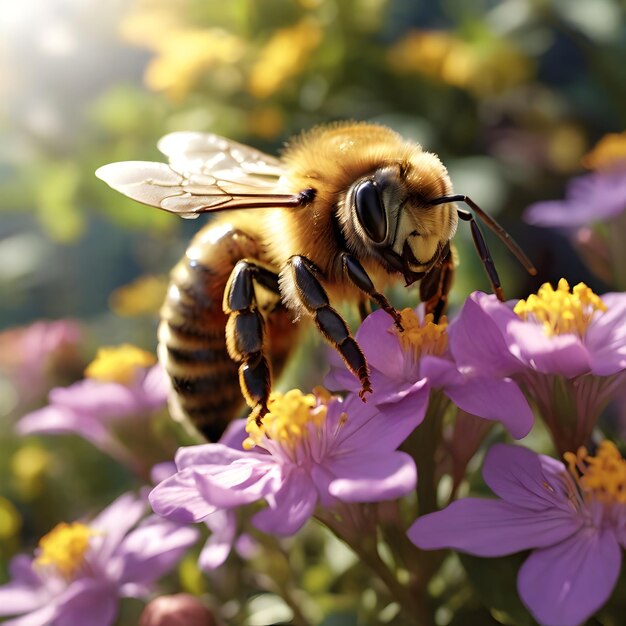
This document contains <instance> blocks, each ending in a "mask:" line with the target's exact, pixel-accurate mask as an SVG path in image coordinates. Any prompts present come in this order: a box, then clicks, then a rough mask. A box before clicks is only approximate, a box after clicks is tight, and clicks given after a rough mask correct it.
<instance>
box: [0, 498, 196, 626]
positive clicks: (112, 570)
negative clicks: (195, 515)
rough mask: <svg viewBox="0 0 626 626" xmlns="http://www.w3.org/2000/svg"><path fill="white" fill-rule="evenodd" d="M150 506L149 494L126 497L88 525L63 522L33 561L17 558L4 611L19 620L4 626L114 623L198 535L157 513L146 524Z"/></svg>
mask: <svg viewBox="0 0 626 626" xmlns="http://www.w3.org/2000/svg"><path fill="white" fill-rule="evenodd" d="M145 510H146V503H145V500H144V499H143V498H140V497H137V496H134V495H132V494H125V495H123V496H121V497H119V498H118V499H117V500H116V501H115V502H113V504H111V505H110V506H109V507H108V508H106V509H105V510H104V511H102V512H101V513H100V514H99V515H98V516H97V517H96V518H95V519H94V520H92V521H91V522H89V523H81V522H74V523H72V524H59V525H58V526H57V527H56V528H55V529H53V530H52V531H51V532H50V533H48V535H46V536H45V537H43V538H42V540H41V542H40V544H39V548H38V549H37V551H36V553H35V555H36V556H35V558H34V559H31V558H29V557H27V556H26V555H21V556H18V557H16V558H15V559H13V561H12V563H11V575H12V581H11V582H9V583H8V584H6V585H3V586H0V615H15V616H18V617H14V618H13V619H9V620H8V621H5V622H4V624H6V625H7V626H66V625H67V624H90V626H108V625H109V624H113V623H114V621H115V617H116V614H117V610H118V603H119V599H120V598H123V597H134V598H142V597H145V596H147V595H148V594H149V593H150V592H151V587H152V585H153V583H154V582H155V581H156V580H157V579H158V578H160V577H161V576H163V575H164V574H165V573H167V572H168V571H169V570H171V569H172V568H173V567H174V566H175V565H176V564H177V562H178V561H179V559H180V558H181V556H182V554H183V553H184V551H185V550H186V549H187V548H188V547H189V546H191V545H192V544H193V543H194V542H195V541H196V539H197V537H198V535H197V532H196V531H195V530H194V529H191V528H184V527H179V526H177V525H176V524H174V523H172V522H169V521H166V520H162V519H160V518H158V517H156V516H154V515H152V516H150V517H148V518H146V519H144V520H143V521H141V522H140V520H141V518H142V517H143V515H144V513H145Z"/></svg>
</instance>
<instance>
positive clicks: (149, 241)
mask: <svg viewBox="0 0 626 626" xmlns="http://www.w3.org/2000/svg"><path fill="white" fill-rule="evenodd" d="M2 4H5V5H6V6H5V7H1V8H2V11H0V14H2V15H3V16H4V17H6V18H7V19H6V20H4V21H5V22H6V23H3V24H2V25H0V34H1V39H0V92H1V94H2V97H1V98H0V302H1V303H2V307H1V309H0V311H1V317H0V328H9V327H12V326H17V325H19V326H21V325H25V324H28V323H30V322H32V321H34V320H36V319H39V318H59V317H77V318H80V319H81V320H83V321H84V323H85V326H86V328H87V334H86V336H85V340H84V342H85V343H84V345H83V346H82V350H83V356H84V357H85V358H86V359H88V358H90V357H91V355H92V354H93V351H94V347H95V345H98V344H111V343H116V342H122V341H132V342H133V343H137V344H140V345H143V346H145V347H148V348H154V345H155V342H156V341H155V328H156V309H157V305H156V304H154V305H153V306H152V307H142V306H136V305H133V304H132V302H131V304H128V306H127V307H126V308H125V309H124V310H126V311H128V310H131V311H135V313H134V314H128V315H126V314H124V313H123V312H120V311H121V310H120V308H119V307H116V306H115V305H113V306H112V305H111V303H112V302H113V303H114V302H118V303H119V301H120V296H119V292H116V290H117V289H119V288H120V287H123V286H124V285H127V284H129V283H133V281H135V280H136V279H137V278H139V277H142V276H144V275H150V276H156V277H159V276H161V277H162V276H164V275H166V273H167V272H168V271H169V269H170V268H171V267H172V265H173V264H174V263H175V261H176V260H177V257H178V256H179V255H180V254H181V253H182V251H183V250H184V248H185V245H186V242H187V241H188V240H189V238H190V237H191V235H192V233H193V232H194V231H195V230H196V229H197V228H198V227H199V224H198V222H196V223H189V222H184V221H182V220H178V219H177V218H176V217H174V216H171V215H168V214H166V213H164V212H160V211H158V210H155V209H152V208H148V207H145V206H140V205H138V204H136V203H134V202H132V201H130V200H127V199H125V198H123V197H122V196H121V195H119V194H117V193H114V192H112V191H111V190H110V189H109V188H108V187H106V186H105V185H104V184H103V183H102V182H101V181H99V180H97V179H96V178H95V176H94V174H93V172H94V171H95V169H96V168H97V167H98V166H100V165H102V164H105V163H108V162H112V161H119V160H133V159H141V160H150V159H158V158H159V155H158V152H157V150H156V141H157V140H158V138H159V137H160V136H162V135H164V134H165V133H167V132H169V131H172V130H200V131H210V132H215V133H218V134H222V135H225V136H228V137H231V138H233V139H236V140H238V141H241V142H243V143H249V144H253V145H255V146H256V147H258V148H260V149H262V150H265V151H267V152H270V153H275V152H276V151H278V150H280V147H281V145H282V144H283V143H284V142H285V141H286V140H287V139H288V138H289V137H290V136H291V135H293V134H295V133H298V132H300V130H302V129H306V128H309V127H311V126H313V125H315V124H319V123H325V122H329V121H332V120H341V119H357V120H373V121H377V122H380V123H384V124H387V125H389V126H391V127H393V128H395V129H397V130H398V131H399V132H401V133H403V134H404V135H406V136H407V137H409V138H412V139H414V140H416V141H419V142H421V143H422V144H423V145H424V146H425V147H426V149H428V150H430V151H433V152H436V153H438V154H439V155H440V156H441V158H442V159H443V161H444V163H446V164H447V166H448V167H449V169H450V172H451V175H452V179H453V182H454V183H455V189H456V190H457V191H458V192H460V193H465V194H467V195H470V196H471V197H472V198H473V199H474V200H475V201H477V202H478V203H479V204H480V205H481V206H482V207H483V208H485V209H486V210H488V211H490V212H492V213H494V214H497V215H498V219H499V220H500V221H501V222H502V224H503V225H504V226H505V227H506V228H507V229H508V230H509V231H510V232H511V233H512V234H513V235H514V237H515V238H516V239H517V240H518V241H519V242H520V243H521V244H522V247H523V248H525V250H526V251H527V252H528V254H529V256H530V257H531V258H532V259H533V260H534V261H535V263H536V264H537V267H538V268H539V276H538V277H537V278H536V279H532V278H530V277H528V276H526V275H525V274H524V273H523V270H522V269H521V268H519V267H518V266H517V264H516V262H515V261H514V260H513V259H511V258H510V256H509V255H508V252H507V251H506V250H504V249H503V247H502V246H501V245H500V244H499V243H498V242H497V241H494V242H493V243H492V246H491V247H492V253H493V255H494V257H495V260H496V263H497V265H498V268H499V269H500V271H501V274H502V275H503V283H504V285H505V290H506V293H507V296H509V297H516V296H520V297H521V296H525V295H526V294H528V293H529V292H530V291H532V290H535V289H536V287H537V286H538V285H539V284H540V283H542V282H544V281H545V280H553V281H554V280H556V279H558V278H560V277H561V276H565V277H567V278H568V280H569V281H570V284H574V283H576V282H577V281H578V280H581V279H584V280H586V281H587V282H588V283H589V284H591V285H592V286H595V287H596V289H598V290H599V291H602V285H598V283H597V280H596V279H594V278H593V277H592V276H591V275H589V274H588V272H587V271H586V270H585V268H584V266H583V265H582V264H581V263H580V262H579V261H578V260H577V257H576V256H575V254H574V253H573V251H572V250H571V248H570V246H569V244H568V243H567V242H566V240H565V239H564V238H563V237H561V236H559V235H557V234H555V233H550V232H548V231H544V230H538V229H532V228H531V227H528V226H526V225H524V224H523V223H522V222H521V220H520V214H521V211H522V210H523V209H524V208H525V207H526V206H527V205H528V204H530V203H531V202H533V201H537V200H542V199H548V198H553V197H561V195H562V189H563V185H564V182H565V181H566V180H567V179H568V178H569V177H571V176H572V175H574V174H576V173H578V172H579V171H580V170H581V164H580V160H581V157H582V155H583V154H584V153H585V152H586V151H587V150H588V149H589V148H590V147H591V146H592V145H593V144H594V143H595V141H597V139H598V138H599V137H601V136H602V135H603V134H605V133H607V132H615V131H621V130H623V129H624V126H625V125H626V81H624V70H623V60H624V58H626V28H625V20H624V12H625V9H624V5H623V3H622V2H620V0H594V2H568V1H567V0H481V1H479V2H463V1H462V0H437V1H426V0H419V1H418V0H415V1H412V0H345V1H344V0H298V1H296V0H258V1H253V0H229V2H221V1H220V2H218V1H217V0H116V1H115V2H109V3H102V2H95V1H94V0H82V1H81V0H25V1H24V2H22V3H10V2H8V0H4V1H3V2H2ZM18 5H19V6H18ZM201 220H202V221H204V220H203V219H202V218H201ZM456 240H457V246H458V248H459V257H460V259H461V263H460V266H459V271H458V278H457V283H456V286H455V290H454V292H453V304H458V303H460V302H461V301H462V300H463V299H464V297H465V296H466V295H467V294H468V293H469V292H470V291H473V290H474V289H484V290H487V289H488V283H487V280H486V278H485V276H484V272H483V270H482V267H481V264H480V261H479V260H478V258H477V257H476V255H475V253H474V251H473V249H472V245H471V241H470V238H469V233H468V232H466V231H465V229H464V228H463V224H461V226H460V232H459V235H458V236H457V238H456ZM156 284H159V283H158V280H156ZM161 284H162V279H161ZM144 288H145V284H144ZM138 293H139V295H138V296H137V297H139V298H140V299H141V301H142V302H143V301H144V298H145V300H146V301H149V302H158V294H157V297H154V294H153V292H150V295H147V294H146V292H145V291H139V292H138ZM116 294H117V295H116ZM124 294H125V296H124V297H126V296H127V292H124ZM396 297H397V298H398V299H406V302H407V303H408V302H411V301H412V300H413V299H414V295H413V293H412V292H405V291H404V290H402V289H398V290H397V292H394V298H396ZM131 300H132V298H131ZM316 345H319V343H316ZM309 348H310V346H309V345H308V344H307V349H306V350H302V354H303V355H304V354H307V355H310V354H311V350H310V349H309ZM320 354H321V349H320ZM310 364H311V360H310V359H309V363H308V365H307V366H306V367H302V368H300V370H301V371H300V372H299V373H298V372H296V371H295V370H297V369H298V368H297V366H294V365H292V367H291V368H290V370H289V371H290V372H291V375H293V376H294V377H295V378H297V377H300V378H301V379H302V378H306V380H307V383H310V384H317V383H319V382H320V380H321V378H320V373H319V372H315V371H311V367H310ZM0 392H3V390H2V389H0ZM44 395H45V394H44ZM39 401H40V403H42V402H43V401H44V398H43V396H42V397H41V398H39ZM2 406H3V407H4V406H5V404H2ZM7 406H11V405H10V403H9V404H7ZM5 413H6V420H5V422H4V424H3V426H2V428H1V430H0V434H2V441H1V443H0V445H1V447H2V450H0V459H3V460H2V461H0V474H1V475H2V477H3V478H2V485H3V486H2V495H4V496H5V497H7V498H9V499H10V500H11V501H12V502H17V508H18V513H19V516H20V519H22V520H23V523H22V525H21V528H20V529H18V530H16V531H15V532H16V533H18V534H19V538H18V537H15V536H14V537H11V538H8V539H7V538H6V537H3V536H0V541H2V542H3V543H2V546H3V555H4V556H9V555H10V554H13V553H15V552H16V551H17V549H18V546H19V544H20V543H22V544H23V545H27V546H29V545H32V544H33V542H34V541H35V540H36V537H38V536H39V535H40V534H41V533H43V532H45V531H46V530H47V529H48V528H49V527H51V526H52V525H53V524H54V523H55V522H56V521H58V519H62V518H70V517H72V516H75V515H77V514H79V513H82V512H84V511H85V509H86V508H87V509H93V508H94V507H95V505H96V504H97V503H100V504H102V505H104V504H106V503H107V502H108V500H110V497H111V495H112V492H115V491H117V488H118V487H119V488H120V489H121V488H123V487H124V486H126V487H127V486H128V485H129V484H132V480H131V478H130V477H129V476H127V475H125V473H124V472H123V471H121V470H120V469H119V468H117V469H114V466H115V464H114V463H113V462H112V461H110V460H109V459H106V458H104V457H101V456H100V455H98V456H96V457H93V456H92V455H91V453H90V451H89V450H87V448H88V444H85V443H83V442H77V441H70V442H67V441H65V442H62V443H59V442H57V441H56V440H55V441H53V442H46V444H45V448H46V449H48V448H54V449H55V450H56V454H55V456H54V459H55V460H53V461H52V462H51V463H52V465H47V466H46V467H47V468H48V469H47V470H46V473H45V477H44V478H42V480H45V481H46V486H45V488H43V489H40V491H39V492H38V493H39V495H34V496H33V494H32V492H29V493H26V492H21V491H20V486H19V481H18V482H16V480H17V479H16V477H15V468H14V467H13V468H12V467H11V461H10V459H11V458H12V457H13V455H14V454H15V453H16V450H19V449H20V448H21V446H23V445H25V444H24V443H23V442H21V441H19V440H18V439H17V438H16V437H14V436H13V435H10V434H9V433H10V430H11V427H12V423H13V421H14V420H15V419H16V418H17V417H19V416H20V415H17V414H15V413H14V412H12V410H10V409H7V410H6V411H5ZM37 445H42V444H41V443H37ZM64 447H67V448H71V454H69V455H65V454H64V453H63V449H64ZM59 448H61V454H60V455H59ZM98 454H99V453H98ZM79 466H80V467H82V468H83V470H84V471H83V472H82V475H81V476H80V477H78V476H77V474H76V472H75V468H76V467H79ZM50 468H52V469H50ZM4 477H11V478H10V479H9V480H8V481H6V484H5V479H4ZM104 477H106V480H104ZM79 478H80V480H79ZM77 502H80V504H81V506H77ZM0 508H1V507H0ZM96 508H97V507H96ZM2 511H4V517H5V519H8V518H9V517H11V515H12V514H11V513H10V512H6V511H5V509H2ZM2 511H0V514H2ZM9 526H10V524H9ZM9 526H7V525H6V524H5V527H9ZM18 526H19V525H18ZM18 539H19V540H18ZM320 542H321V539H320V537H319V536H316V535H314V536H312V538H311V540H310V542H309V543H306V544H305V547H302V546H300V547H299V548H298V550H296V551H295V552H294V553H293V554H290V555H289V558H290V559H291V560H292V561H293V562H292V571H296V572H297V573H298V576H299V578H297V579H296V580H295V581H294V582H293V584H294V586H296V587H297V586H298V585H299V586H300V587H301V588H302V589H304V590H306V593H307V594H308V595H309V596H311V597H315V598H317V600H318V605H319V606H322V607H326V608H327V612H326V613H325V615H318V617H319V618H320V619H322V618H323V619H324V620H325V621H324V622H323V623H324V624H329V625H330V624H357V623H359V624H361V623H365V622H364V621H360V618H357V617H355V615H356V613H355V611H356V607H355V606H353V605H352V604H351V600H350V598H351V597H352V598H354V595H352V596H351V595H350V594H351V592H352V591H354V589H353V587H352V586H353V585H355V584H357V583H359V582H360V583H363V584H365V582H364V581H359V580H358V578H354V577H351V576H350V575H349V571H350V563H346V564H345V567H342V568H340V570H338V571H333V570H332V567H331V568H330V569H329V566H328V564H327V561H328V560H326V561H325V560H324V559H323V558H322V557H323V550H324V545H323V543H320ZM307 548H308V549H310V553H309V554H304V553H302V552H301V551H302V550H305V549H307ZM276 550H277V551H278V548H276ZM276 553H277V554H278V552H276ZM285 558H287V557H286V556H285ZM503 563H504V565H503V567H505V566H506V563H505V562H504V561H503ZM278 565H279V562H276V563H275V566H276V567H277V566H278ZM467 565H468V567H469V569H477V568H478V569H479V568H480V567H484V565H481V564H480V563H478V562H472V563H470V560H468V563H467ZM3 567H5V566H3ZM488 567H489V568H493V564H489V565H488ZM224 576H225V577H227V574H224ZM355 581H356V582H355ZM223 584H224V586H225V587H228V584H230V583H228V582H225V583H223ZM453 586H454V585H452V587H450V588H448V589H447V592H446V593H447V594H448V598H449V603H450V606H454V607H456V608H458V607H460V608H458V610H461V611H463V607H465V610H466V613H465V614H464V615H465V617H464V618H463V617H462V616H463V613H461V614H460V615H461V616H459V615H457V616H456V617H454V622H452V621H451V620H452V619H453V618H452V617H451V616H450V614H447V615H448V618H449V619H448V618H446V617H445V615H446V613H445V611H444V613H443V614H442V615H443V617H442V618H441V620H442V621H441V623H442V624H443V623H459V624H464V625H471V624H487V623H496V622H497V621H498V620H500V617H498V615H499V614H498V613H497V612H493V613H492V614H491V615H490V614H489V613H487V611H486V610H485V609H482V608H480V607H479V606H478V605H476V603H475V602H474V604H472V601H471V600H468V599H467V597H466V595H463V594H461V595H459V593H460V592H458V589H457V590H456V591H455V589H454V588H453ZM489 591H490V590H488V589H478V593H479V595H480V596H484V595H487V596H488V595H489V594H488V592H489ZM491 591H493V590H491ZM446 593H443V596H444V597H445V595H446ZM218 596H219V593H218ZM329 596H332V597H333V601H332V602H327V601H326V600H327V599H328V597H329ZM337 598H340V600H337ZM460 598H461V599H460ZM360 600H362V602H361V608H360V610H361V612H362V615H361V617H363V619H364V620H369V622H368V623H376V620H381V622H380V623H382V622H383V621H389V623H399V622H394V621H393V619H394V618H393V610H392V609H389V608H388V607H385V606H383V605H381V601H380V599H377V598H376V597H374V599H373V600H372V599H370V600H371V601H370V600H368V599H367V597H366V596H365V595H364V596H363V597H361V598H360ZM510 600H511V599H510V598H498V601H497V602H496V601H495V600H493V598H492V599H491V600H487V602H492V604H493V606H496V608H500V609H501V611H502V615H504V614H505V613H506V612H507V611H510V612H511V613H512V614H514V613H515V611H517V610H522V609H518V607H517V605H516V604H515V602H513V601H510ZM364 607H365V608H364ZM240 610H241V606H239V605H238V606H235V607H231V612H232V615H233V619H234V618H235V616H236V615H237V614H238V611H240ZM258 610H259V611H261V609H260V608H258ZM316 610H319V609H316ZM455 610H456V609H455ZM270 613H271V611H270ZM279 613H280V612H279ZM344 613H345V615H344ZM381 616H382V617H381ZM385 616H387V617H385ZM524 619H525V618H524ZM446 620H447V622H446ZM493 620H496V622H494V621H493ZM502 620H503V621H502V623H511V622H510V621H509V622H506V620H505V619H504V618H502ZM250 623H252V622H250ZM520 623H521V622H520ZM524 623H525V622H524Z"/></svg>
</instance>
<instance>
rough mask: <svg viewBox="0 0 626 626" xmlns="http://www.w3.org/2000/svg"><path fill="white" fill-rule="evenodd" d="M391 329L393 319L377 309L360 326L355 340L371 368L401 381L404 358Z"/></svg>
mask: <svg viewBox="0 0 626 626" xmlns="http://www.w3.org/2000/svg"><path fill="white" fill-rule="evenodd" d="M393 328H394V322H393V318H392V317H391V316H390V315H389V314H388V313H385V311H383V310H381V309H379V310H378V311H374V312H373V313H372V314H371V315H369V316H368V317H367V318H366V319H365V321H364V322H363V323H362V324H361V326H360V327H359V330H358V332H357V334H356V340H357V341H358V343H359V345H360V346H361V349H362V350H363V353H364V354H365V356H366V358H367V361H368V363H369V365H370V367H371V368H373V369H377V370H379V371H381V372H384V374H385V375H386V376H387V377H388V378H395V379H400V380H402V379H403V378H404V360H405V357H404V354H403V351H402V347H401V346H400V342H399V341H398V338H397V336H396V335H394V333H393V332H392V329H393Z"/></svg>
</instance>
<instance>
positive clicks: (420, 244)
mask: <svg viewBox="0 0 626 626" xmlns="http://www.w3.org/2000/svg"><path fill="white" fill-rule="evenodd" d="M412 178H415V174H414V173H410V174H409V175H407V173H406V172H404V171H403V169H402V168H401V167H400V166H398V165H391V166H386V167H381V168H379V169H377V170H375V171H374V172H373V173H371V174H369V175H367V176H364V177H362V178H360V179H358V180H357V181H356V182H355V183H354V184H353V185H352V186H351V187H350V188H349V190H348V193H347V197H346V203H345V205H344V207H343V219H342V220H341V221H342V224H343V230H344V235H345V236H346V240H347V241H348V245H350V246H351V248H352V251H353V252H358V251H362V253H363V251H364V254H365V256H370V257H373V258H374V259H376V260H377V261H378V262H379V263H380V264H381V265H382V266H383V267H384V268H385V269H386V270H387V271H388V272H390V273H394V272H400V273H401V274H402V275H403V276H404V278H405V281H406V283H407V284H411V283H413V282H415V281H416V280H419V279H420V278H422V276H423V275H424V274H425V273H426V272H428V270H429V269H431V268H432V267H433V265H435V263H436V262H437V261H438V260H439V257H440V255H441V252H442V250H443V249H444V247H445V245H446V243H447V242H448V241H449V240H450V238H451V237H452V236H453V235H454V231H455V229H456V223H457V217H456V211H453V210H450V209H448V208H446V207H445V206H431V205H430V204H429V203H428V200H429V199H430V198H429V195H433V197H436V196H438V195H441V194H440V193H434V194H426V193H424V191H428V190H424V189H422V188H420V186H415V185H414V184H412V183H414V182H415V181H412V180H411V179H412ZM446 179H447V177H446ZM418 182H421V183H423V182H424V180H423V179H421V180H420V181H418ZM422 187H423V184H422ZM416 190H417V191H416Z"/></svg>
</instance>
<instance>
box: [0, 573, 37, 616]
mask: <svg viewBox="0 0 626 626" xmlns="http://www.w3.org/2000/svg"><path fill="white" fill-rule="evenodd" d="M45 602H46V593H45V590H44V589H43V587H42V585H41V583H40V584H39V585H38V586H31V585H25V584H23V583H20V582H15V581H14V582H10V583H7V584H6V585H2V586H0V615H16V614H18V613H26V612H27V611H34V610H35V609H37V608H39V607H40V606H41V605H42V604H45Z"/></svg>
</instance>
